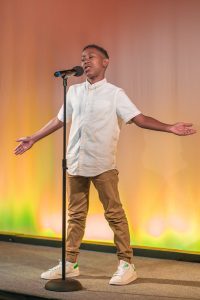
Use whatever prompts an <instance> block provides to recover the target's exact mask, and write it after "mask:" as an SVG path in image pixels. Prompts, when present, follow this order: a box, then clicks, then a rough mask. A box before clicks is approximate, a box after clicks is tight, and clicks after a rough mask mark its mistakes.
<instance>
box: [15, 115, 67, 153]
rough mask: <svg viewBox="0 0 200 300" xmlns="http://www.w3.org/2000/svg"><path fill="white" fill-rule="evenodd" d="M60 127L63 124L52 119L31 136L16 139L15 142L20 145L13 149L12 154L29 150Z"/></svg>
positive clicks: (56, 119)
mask: <svg viewBox="0 0 200 300" xmlns="http://www.w3.org/2000/svg"><path fill="white" fill-rule="evenodd" d="M61 127H63V122H61V121H60V120H59V119H58V118H57V117H55V118H53V119H52V120H51V121H49V122H48V123H47V124H46V125H45V126H44V127H42V128H41V129H40V130H38V131H36V132H35V133H34V134H33V135H31V136H27V137H22V138H19V139H17V142H21V143H20V144H19V145H18V146H17V147H16V148H15V149H14V154H16V155H19V154H20V155H21V154H23V153H24V152H25V151H27V150H29V149H30V148H31V147H32V146H33V145H34V144H35V143H36V142H37V141H39V140H41V139H42V138H44V137H46V136H47V135H49V134H51V133H53V132H54V131H56V130H58V129H59V128H61Z"/></svg>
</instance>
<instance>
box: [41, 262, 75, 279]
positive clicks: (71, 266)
mask: <svg viewBox="0 0 200 300" xmlns="http://www.w3.org/2000/svg"><path fill="white" fill-rule="evenodd" d="M65 274H66V277H75V276H78V275H79V274H80V272H79V267H78V264H77V263H71V262H69V261H66V265H65ZM40 277H41V278H42V279H58V278H62V261H59V264H58V265H57V266H55V267H53V268H51V269H49V270H48V271H46V272H44V273H42V274H41V276H40Z"/></svg>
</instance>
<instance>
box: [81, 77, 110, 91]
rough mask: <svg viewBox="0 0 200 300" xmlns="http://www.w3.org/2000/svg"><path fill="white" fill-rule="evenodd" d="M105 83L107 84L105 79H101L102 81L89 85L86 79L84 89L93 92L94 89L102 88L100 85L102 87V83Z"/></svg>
mask: <svg viewBox="0 0 200 300" xmlns="http://www.w3.org/2000/svg"><path fill="white" fill-rule="evenodd" d="M106 82H107V80H106V78H104V79H102V80H100V81H97V82H95V83H93V84H91V83H89V81H88V80H87V79H86V82H85V86H86V88H87V89H88V90H94V89H96V88H98V87H100V86H102V85H103V84H104V83H106Z"/></svg>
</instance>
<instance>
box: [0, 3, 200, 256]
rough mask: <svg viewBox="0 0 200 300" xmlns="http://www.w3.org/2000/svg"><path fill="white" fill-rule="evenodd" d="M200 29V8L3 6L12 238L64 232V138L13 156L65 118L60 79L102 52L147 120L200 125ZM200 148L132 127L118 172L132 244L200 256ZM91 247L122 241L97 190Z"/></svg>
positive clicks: (2, 190)
mask: <svg viewBox="0 0 200 300" xmlns="http://www.w3.org/2000/svg"><path fill="white" fill-rule="evenodd" d="M199 30H200V1H198V0H162V1H161V0H150V1H149V0H101V1H97V0H84V1H83V0H76V1H68V0H59V1H57V0H0V41H1V46H0V66H1V79H0V96H1V109H0V116H1V117H0V126H1V132H0V139H1V148H0V154H1V155H0V164H1V172H0V231H1V232H3V233H4V232H10V233H13V232H15V233H23V234H25V235H35V236H48V237H60V234H61V194H62V193H61V175H62V168H61V156H62V132H61V131H60V132H57V133H55V134H54V135H52V136H49V137H47V138H46V139H45V140H43V141H40V142H38V144H37V145H35V146H34V147H33V149H31V150H30V151H29V152H28V153H26V154H25V155H23V156H21V157H15V156H14V155H13V153H12V152H13V148H14V147H15V146H16V143H15V140H16V138H18V137H21V136H25V135H30V134H32V133H33V132H34V131H36V130H37V129H39V128H40V127H41V126H43V125H44V124H45V123H46V122H47V121H48V120H49V119H51V118H52V117H54V116H55V115H56V114H57V112H58V110H59V108H60V106H61V104H62V97H63V95H62V82H61V80H59V79H55V78H54V77H53V73H54V71H56V70H59V69H64V68H71V67H73V66H75V65H78V64H79V63H80V55H81V49H82V48H83V46H85V45H86V44H88V43H96V44H99V45H102V46H103V47H105V48H106V49H107V50H108V52H109V54H110V57H111V59H110V66H109V69H108V72H107V79H108V80H109V81H110V82H112V83H113V84H116V85H119V86H121V87H122V88H124V89H125V90H126V92H127V94H128V95H129V97H130V98H131V99H132V100H133V102H135V104H136V105H137V106H138V108H139V109H140V110H141V111H142V112H143V113H144V114H147V115H151V116H153V117H155V118H157V119H159V120H162V121H164V122H169V123H173V122H176V121H192V122H194V124H195V127H196V128H197V129H198V127H199V108H200V104H199V96H200V85H199V77H200V76H199V75H200V60H199V53H200V39H199ZM80 80H84V79H82V78H81V79H80V78H79V79H77V78H73V79H70V82H69V83H70V84H74V83H77V82H79V81H80ZM199 146H200V141H199V135H198V134H196V135H194V136H190V137H177V136H173V135H170V134H165V133H161V132H152V131H147V130H142V129H140V128H137V127H136V126H134V125H128V126H126V125H124V126H123V128H122V132H121V137H120V143H119V147H118V168H119V171H120V194H121V200H122V202H123V205H124V208H125V210H126V213H127V217H128V219H129V224H130V231H131V243H132V245H134V246H140V247H141V246H149V247H153V248H168V249H172V250H173V249H178V250H184V251H187V252H189V251H196V252H200V240H199V231H200V221H199V220H200V217H199V211H200V196H199V194H200V188H199V178H198V175H199V171H200V166H199V164H200V159H199ZM85 240H90V241H101V242H105V241H107V242H112V232H111V231H110V229H109V227H108V225H107V223H106V221H105V220H104V217H103V210H102V206H101V204H100V203H99V200H98V197H97V194H96V192H95V190H94V189H92V191H91V199H90V210H89V215H88V220H87V228H86V234H85Z"/></svg>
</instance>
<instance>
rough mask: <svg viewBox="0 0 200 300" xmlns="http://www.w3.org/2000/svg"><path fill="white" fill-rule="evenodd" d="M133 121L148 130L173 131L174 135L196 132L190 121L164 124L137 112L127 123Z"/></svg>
mask: <svg viewBox="0 0 200 300" xmlns="http://www.w3.org/2000/svg"><path fill="white" fill-rule="evenodd" d="M131 123H135V124H136V125H137V126H139V127H141V128H145V129H150V130H158V131H164V132H169V133H174V134H176V135H190V134H193V133H196V130H195V129H194V128H192V126H193V124H192V123H184V122H178V123H175V124H171V125H170V124H165V123H162V122H160V121H158V120H156V119H154V118H152V117H148V116H145V115H143V114H139V115H137V116H136V117H134V118H132V119H131V120H130V121H129V122H128V124H131Z"/></svg>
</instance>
